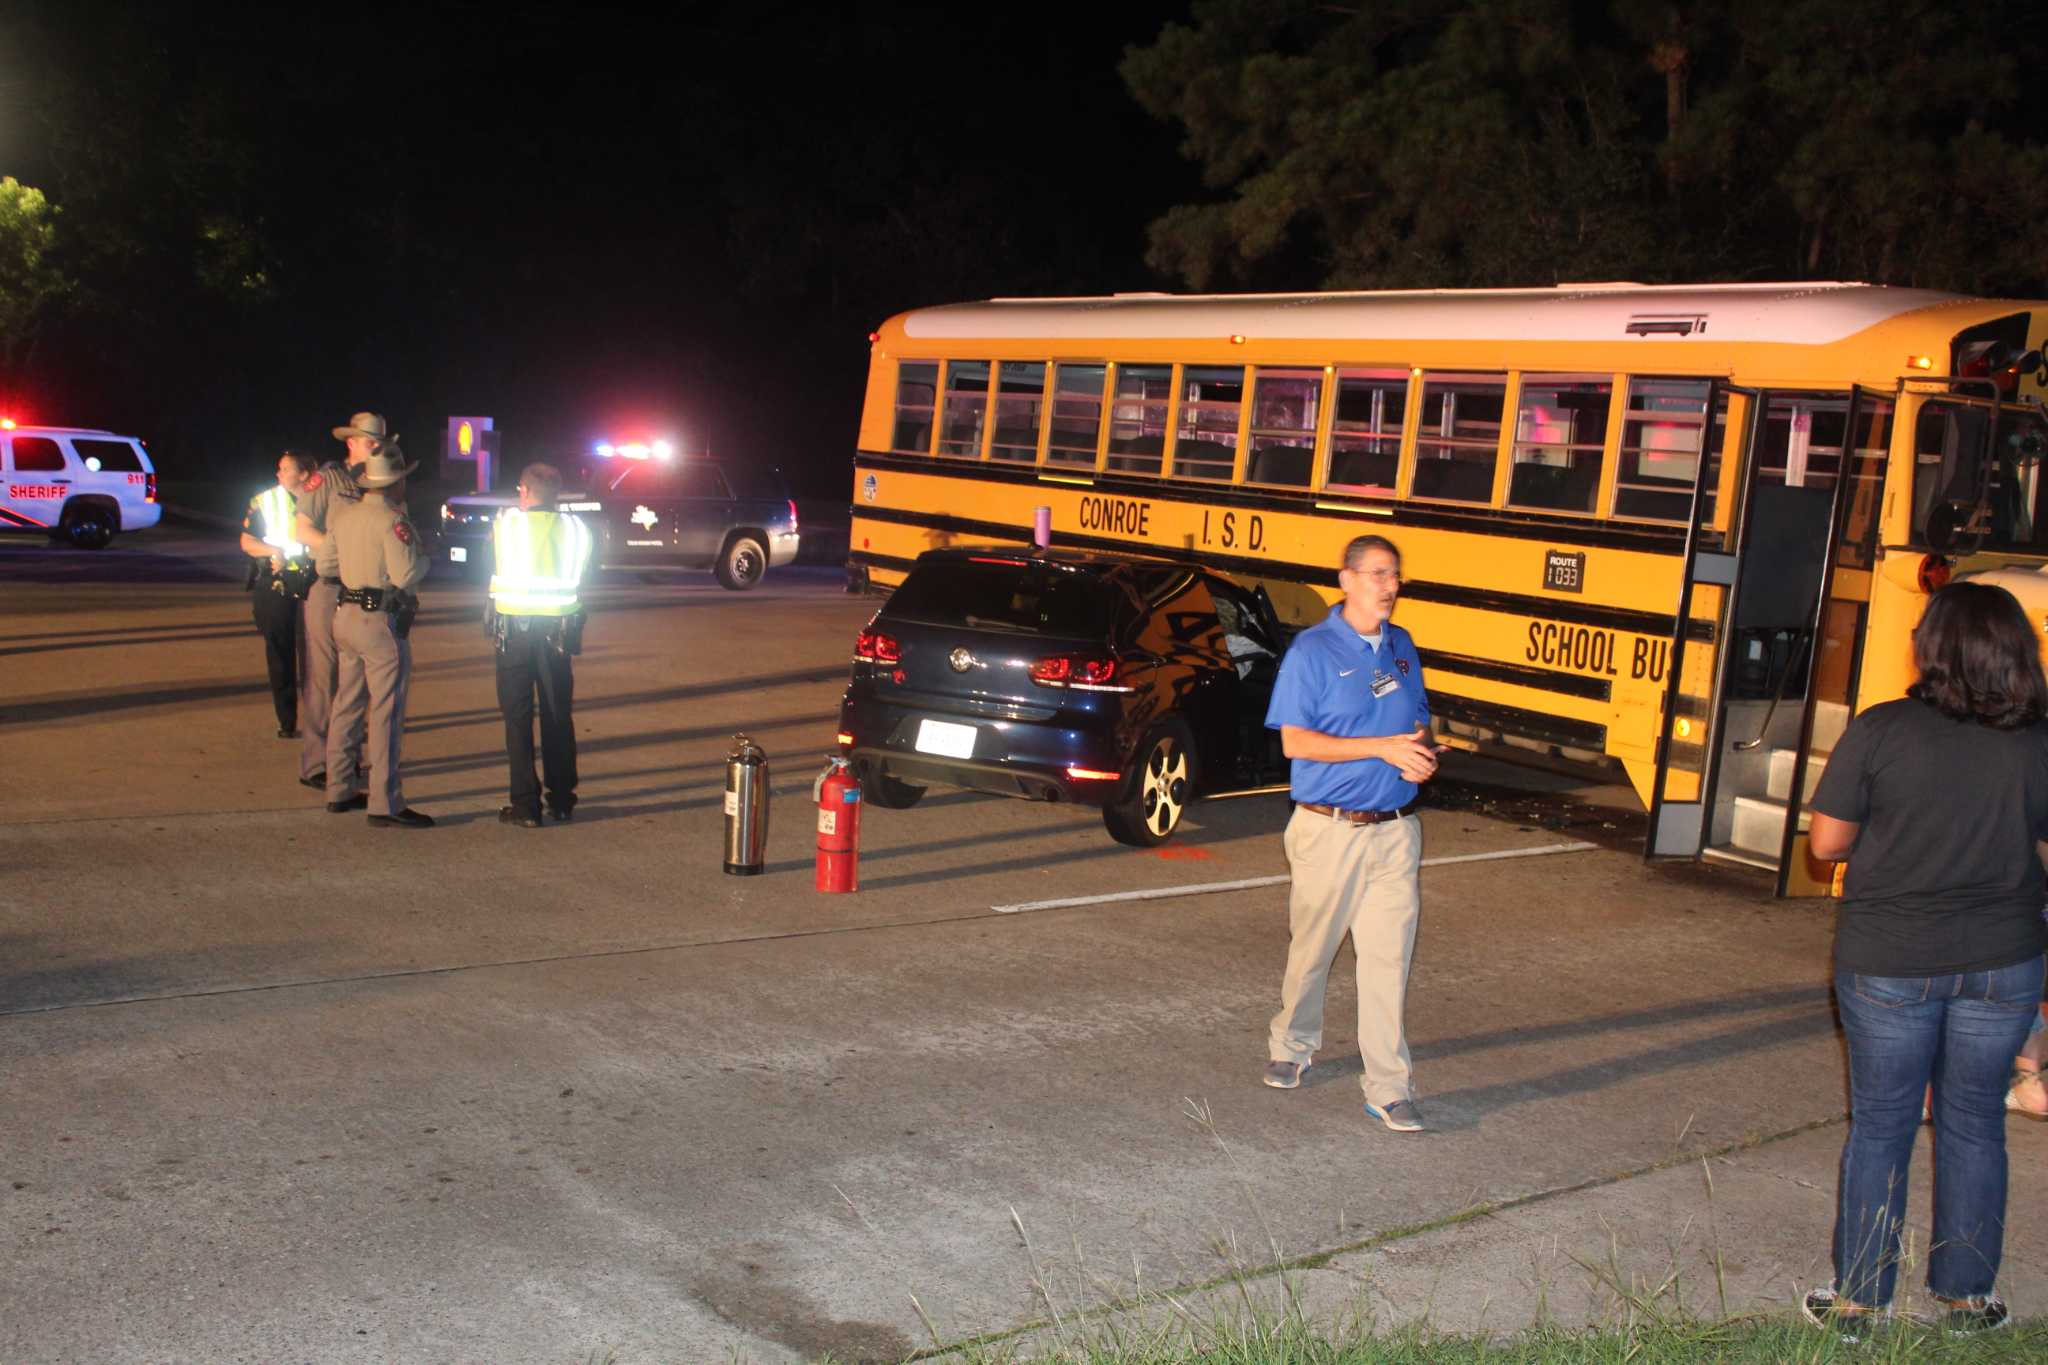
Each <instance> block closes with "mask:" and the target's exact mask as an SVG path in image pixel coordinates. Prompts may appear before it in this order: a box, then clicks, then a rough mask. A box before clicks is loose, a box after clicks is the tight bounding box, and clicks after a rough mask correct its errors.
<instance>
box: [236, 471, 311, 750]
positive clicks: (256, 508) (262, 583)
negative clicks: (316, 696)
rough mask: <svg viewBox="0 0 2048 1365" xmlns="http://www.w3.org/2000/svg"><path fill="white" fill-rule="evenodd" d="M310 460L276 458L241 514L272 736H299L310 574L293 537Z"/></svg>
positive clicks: (302, 549)
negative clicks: (304, 596)
mask: <svg viewBox="0 0 2048 1365" xmlns="http://www.w3.org/2000/svg"><path fill="white" fill-rule="evenodd" d="M312 471H313V461H312V460H311V459H309V458H308V457H307V456H304V455H301V454H299V453H298V452H297V451H295V450H287V451H286V452H285V453H284V454H282V455H280V456H278V459H277V482H276V483H274V484H272V485H271V486H270V487H268V488H266V489H264V490H263V491H262V492H261V493H258V494H257V495H256V496H255V497H253V498H251V499H249V506H248V509H247V510H246V511H244V512H243V513H242V553H243V554H245V555H248V556H249V559H250V564H249V582H248V587H249V591H250V607H251V610H252V611H253V614H254V615H255V617H256V630H257V632H258V633H259V634H261V635H262V636H263V658H264V663H265V665H266V666H267V667H268V669H269V671H270V703H271V706H272V708H273V709H274V710H275V711H276V712H277V737H278V738H279V739H297V738H298V737H299V656H300V653H301V642H302V638H303V637H302V633H301V629H300V608H299V594H300V591H301V589H302V587H303V585H304V583H305V581H306V579H307V578H308V577H310V575H311V572H312V561H311V558H310V555H309V552H308V550H307V548H306V546H304V545H302V544H301V543H299V541H298V540H297V539H296V538H295V537H294V535H293V523H294V521H295V519H296V516H297V494H298V491H299V488H300V487H301V485H303V484H304V483H305V482H306V478H307V476H308V475H309V474H311V473H312Z"/></svg>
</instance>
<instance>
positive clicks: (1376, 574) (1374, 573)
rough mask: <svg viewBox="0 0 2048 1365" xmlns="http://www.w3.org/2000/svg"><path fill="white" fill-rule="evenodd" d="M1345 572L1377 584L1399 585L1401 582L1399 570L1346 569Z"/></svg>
mask: <svg viewBox="0 0 2048 1365" xmlns="http://www.w3.org/2000/svg"><path fill="white" fill-rule="evenodd" d="M1344 572H1345V573H1349V574H1357V575H1358V576H1359V577H1360V578H1369V579H1371V580H1372V581H1373V582H1375V583H1399V582H1400V581H1401V571H1400V570H1399V569H1346V570H1345V571H1344Z"/></svg>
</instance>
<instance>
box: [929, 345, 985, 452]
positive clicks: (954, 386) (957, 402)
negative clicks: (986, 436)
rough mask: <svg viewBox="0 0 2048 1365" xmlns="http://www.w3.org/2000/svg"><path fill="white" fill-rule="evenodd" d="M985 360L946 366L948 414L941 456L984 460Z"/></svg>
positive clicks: (942, 429)
mask: <svg viewBox="0 0 2048 1365" xmlns="http://www.w3.org/2000/svg"><path fill="white" fill-rule="evenodd" d="M988 372H989V363H988V362H987V361H986V360H949V361H947V362H946V413H945V418H944V425H943V426H941V427H940V428H939V454H941V455H965V456H966V457H967V458H968V459H970V460H978V459H980V458H981V424H982V420H983V419H984V418H985V417H986V416H987V415H988Z"/></svg>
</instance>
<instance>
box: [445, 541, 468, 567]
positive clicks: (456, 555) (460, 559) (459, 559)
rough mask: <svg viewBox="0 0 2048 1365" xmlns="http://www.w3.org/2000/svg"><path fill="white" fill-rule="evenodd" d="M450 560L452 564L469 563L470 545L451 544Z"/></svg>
mask: <svg viewBox="0 0 2048 1365" xmlns="http://www.w3.org/2000/svg"><path fill="white" fill-rule="evenodd" d="M448 562H449V563H450V564H467V563H469V549H468V547H467V546H463V545H451V546H449V547H448Z"/></svg>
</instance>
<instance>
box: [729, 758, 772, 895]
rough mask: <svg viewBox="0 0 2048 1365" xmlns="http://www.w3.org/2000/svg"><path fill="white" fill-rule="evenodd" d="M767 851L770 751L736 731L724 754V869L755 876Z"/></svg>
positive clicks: (739, 875) (735, 874) (736, 873)
mask: <svg viewBox="0 0 2048 1365" xmlns="http://www.w3.org/2000/svg"><path fill="white" fill-rule="evenodd" d="M767 851H768V754H767V751H766V750H764V749H762V747H761V746H760V745H758V744H756V743H754V741H753V740H751V739H748V738H747V737H746V736H745V735H734V736H733V737H732V752H731V753H729V754H727V755H726V756H725V870H726V871H727V872H728V873H730V874H732V875H733V876H735V877H752V876H754V875H756V874H757V873H759V872H760V871H761V863H762V858H763V855H764V854H766V853H767Z"/></svg>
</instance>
